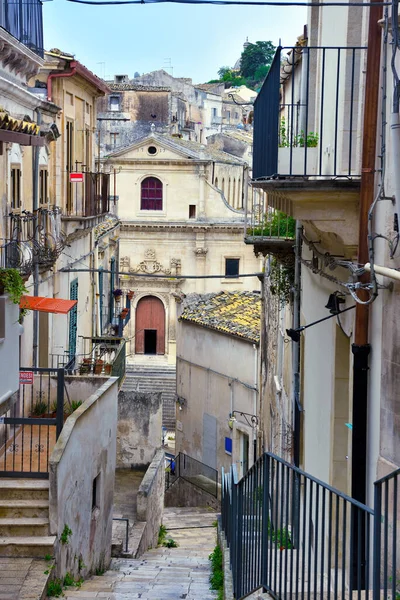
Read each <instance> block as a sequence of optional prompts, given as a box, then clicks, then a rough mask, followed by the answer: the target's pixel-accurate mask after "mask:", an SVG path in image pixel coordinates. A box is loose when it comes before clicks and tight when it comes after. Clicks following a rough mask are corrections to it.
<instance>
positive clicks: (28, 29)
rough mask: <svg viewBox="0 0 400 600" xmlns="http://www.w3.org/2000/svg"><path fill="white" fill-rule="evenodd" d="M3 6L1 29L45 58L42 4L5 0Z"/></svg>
mask: <svg viewBox="0 0 400 600" xmlns="http://www.w3.org/2000/svg"><path fill="white" fill-rule="evenodd" d="M1 6H2V8H1V10H0V27H3V28H4V29H5V30H6V31H8V33H10V34H11V35H12V36H14V37H15V38H16V39H17V40H18V41H20V42H21V43H22V44H24V46H26V47H27V48H29V49H30V50H32V52H34V53H35V54H37V55H38V56H40V57H41V58H43V23H42V2H41V1H40V0H29V2H26V1H25V0H5V1H4V2H2V3H1Z"/></svg>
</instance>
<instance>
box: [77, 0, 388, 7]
mask: <svg viewBox="0 0 400 600" xmlns="http://www.w3.org/2000/svg"><path fill="white" fill-rule="evenodd" d="M67 2H75V3H76V4H91V5H94V6H102V5H104V6H107V5H108V6H114V5H121V4H162V3H165V4H166V3H170V4H214V5H217V6H229V5H232V6H312V7H314V6H319V7H321V8H324V7H325V6H337V7H341V8H343V7H345V6H354V7H358V8H369V7H371V6H391V3H390V2H277V1H273V0H271V1H268V0H267V1H262V0H259V1H256V0H243V2H241V0H106V1H105V2H101V1H100V0H67Z"/></svg>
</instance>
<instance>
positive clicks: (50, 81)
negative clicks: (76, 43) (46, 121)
mask: <svg viewBox="0 0 400 600" xmlns="http://www.w3.org/2000/svg"><path fill="white" fill-rule="evenodd" d="M74 62H75V61H73V62H71V65H73V64H74ZM76 69H77V67H76V66H74V67H73V68H72V69H71V71H66V72H65V71H64V72H62V73H50V75H49V76H48V78H47V100H48V101H49V102H53V79H56V78H60V77H73V76H74V75H76Z"/></svg>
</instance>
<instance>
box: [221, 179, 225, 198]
mask: <svg viewBox="0 0 400 600" xmlns="http://www.w3.org/2000/svg"><path fill="white" fill-rule="evenodd" d="M221 190H222V193H223V194H224V195H225V179H224V178H222V186H221Z"/></svg>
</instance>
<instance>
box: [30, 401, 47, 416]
mask: <svg viewBox="0 0 400 600" xmlns="http://www.w3.org/2000/svg"><path fill="white" fill-rule="evenodd" d="M46 413H47V404H46V402H43V401H42V400H38V401H37V402H35V404H34V405H33V408H32V414H33V415H35V417H40V416H42V415H45V414H46Z"/></svg>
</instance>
